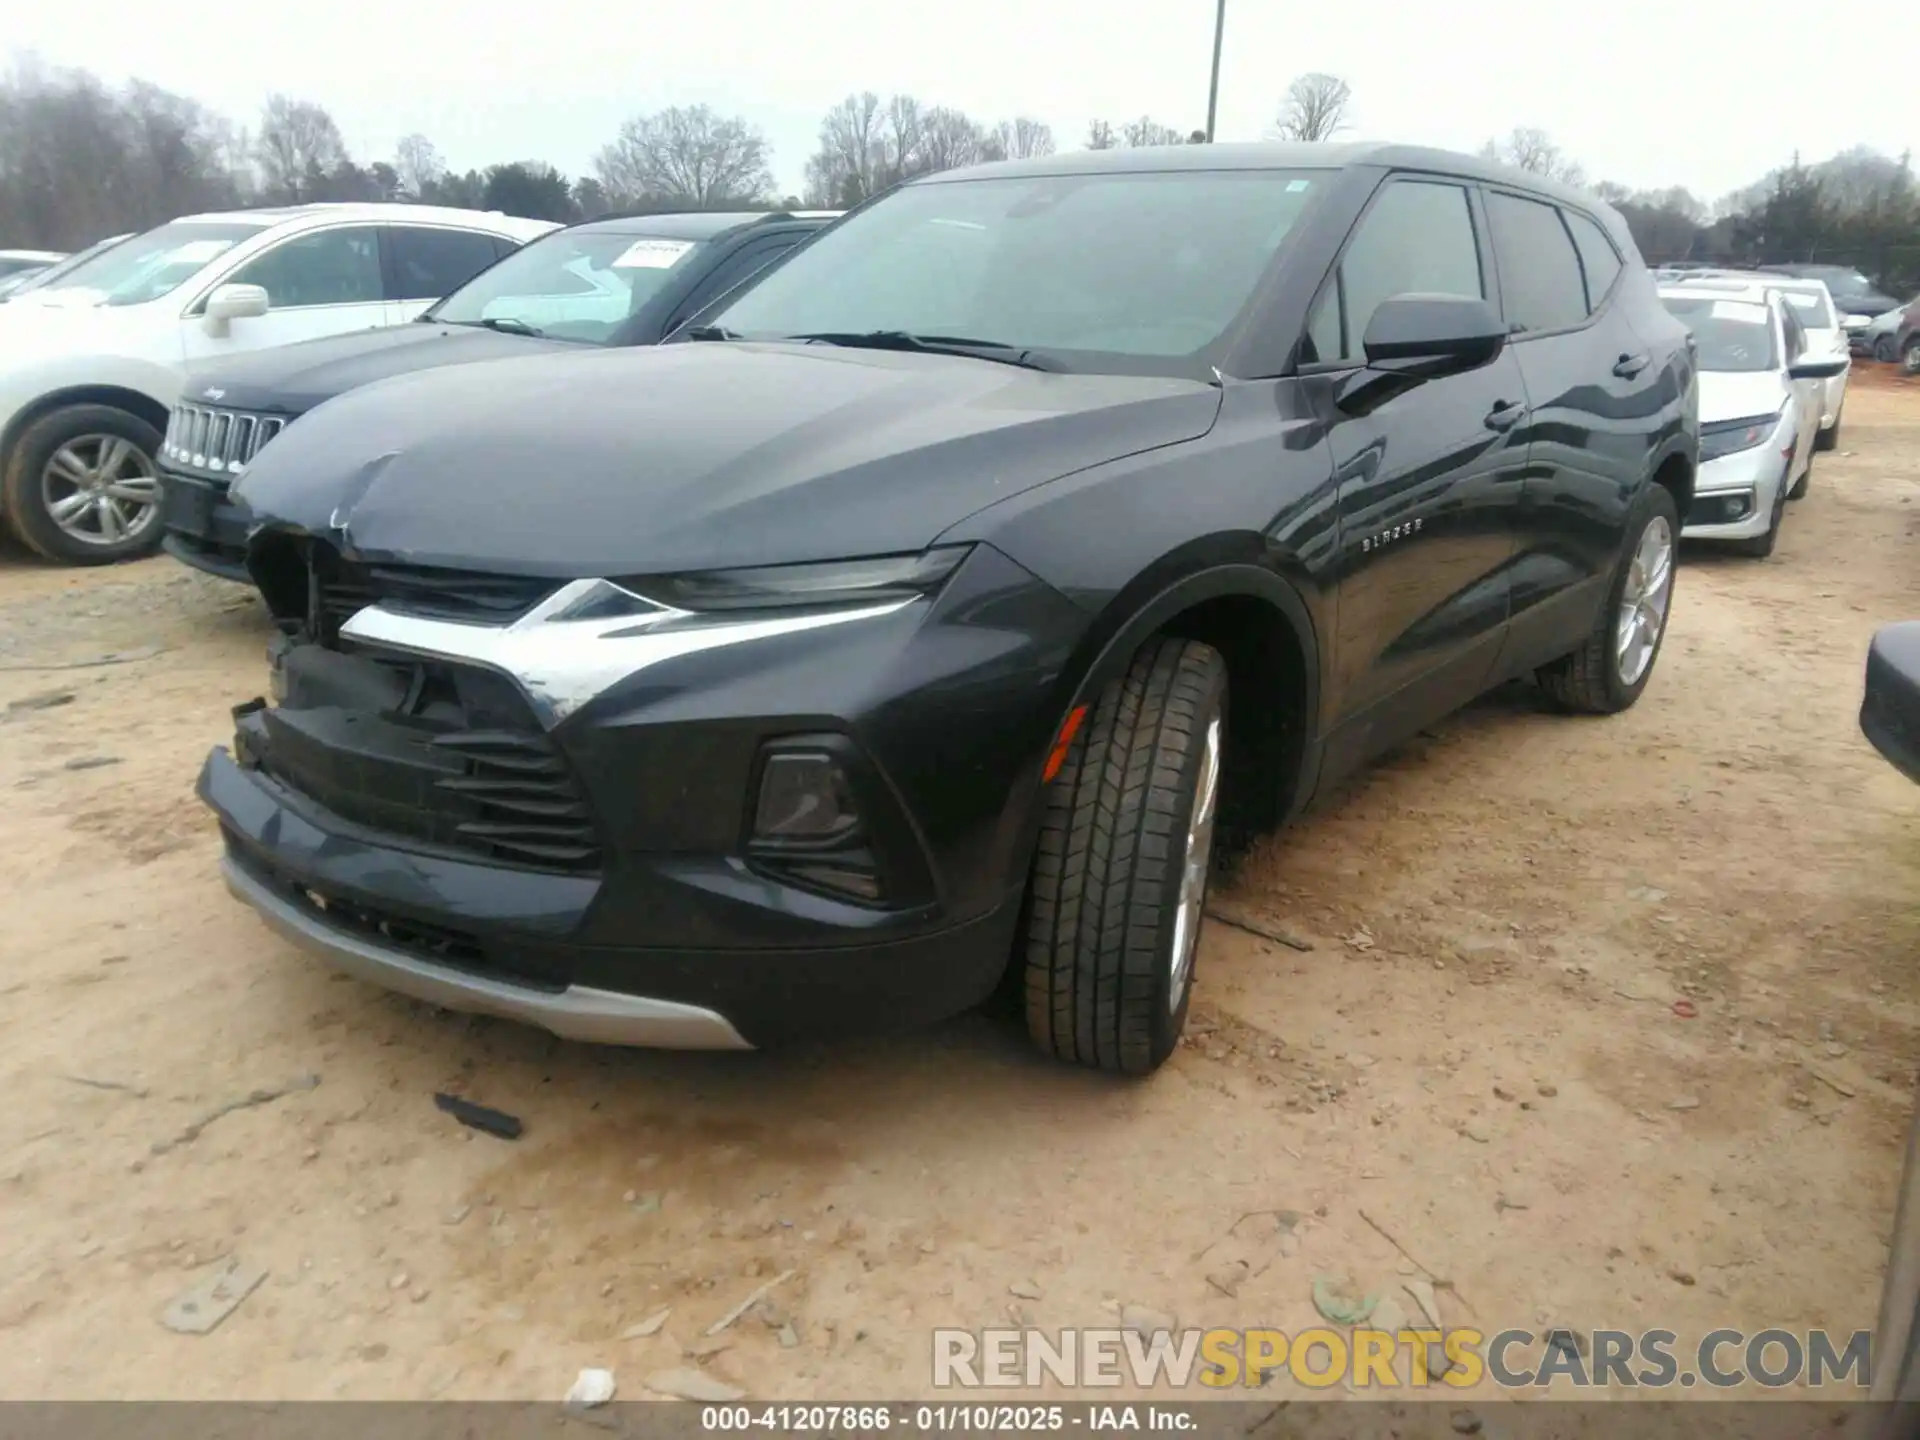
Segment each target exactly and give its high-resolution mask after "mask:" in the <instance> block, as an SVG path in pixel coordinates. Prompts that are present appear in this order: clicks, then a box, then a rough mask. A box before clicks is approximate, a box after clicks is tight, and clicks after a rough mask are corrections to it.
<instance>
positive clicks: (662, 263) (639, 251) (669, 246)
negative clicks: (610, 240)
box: [613, 240, 693, 270]
mask: <svg viewBox="0 0 1920 1440" xmlns="http://www.w3.org/2000/svg"><path fill="white" fill-rule="evenodd" d="M692 248H693V242H692V241H691V240H636V241H634V242H633V244H631V245H629V246H628V247H627V248H626V249H624V250H622V251H621V252H620V254H619V255H618V256H617V257H616V258H615V260H614V262H613V268H614V269H616V270H671V269H672V268H673V266H674V265H675V264H676V263H677V262H678V261H679V259H680V257H681V256H682V255H684V254H686V253H687V252H688V251H689V250H691V249H692Z"/></svg>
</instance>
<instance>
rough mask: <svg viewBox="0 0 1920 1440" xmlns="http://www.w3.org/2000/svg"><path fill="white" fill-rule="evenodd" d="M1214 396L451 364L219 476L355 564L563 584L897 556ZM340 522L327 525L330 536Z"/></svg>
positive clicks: (789, 352) (774, 371) (713, 357)
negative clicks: (235, 472) (235, 474)
mask: <svg viewBox="0 0 1920 1440" xmlns="http://www.w3.org/2000/svg"><path fill="white" fill-rule="evenodd" d="M1219 406H1220V392H1219V391H1218V390H1217V389H1216V388H1214V387H1213V386H1211V385H1206V384H1202V383H1200V382H1198V381H1191V380H1178V379H1167V378H1161V377H1153V376H1113V375H1056V374H1045V373H1041V372H1038V371H1033V370H1026V369H1021V368H1019V367H1016V366H1012V365H1003V364H999V363H995V362H992V361H984V360H973V359H966V358H960V357H951V356H943V355H927V354H913V353H904V354H903V353H899V352H890V351H872V350H851V349H842V348H836V347H833V346H829V345H798V344H775V345H756V344H744V343H738V342H734V343H694V344H674V345H666V346H660V347H645V348H639V349H623V350H594V351H587V352H581V353H573V352H569V353H567V354H547V355H538V356H530V357H528V358H526V359H516V360H499V361H493V362H490V363H486V364H478V365H457V366H451V367H447V368H443V369H438V370H430V371H427V372H424V373H421V374H415V375H407V376H402V377H400V378H398V379H394V380H387V381H382V382H378V383H376V384H373V385H369V386H366V387H364V388H362V389H359V390H354V391H351V392H349V393H348V394H345V395H342V396H341V397H340V398H339V399H337V400H333V401H330V402H328V403H327V404H325V405H322V406H320V407H319V408H318V409H316V410H314V411H313V413H312V414H310V415H308V416H307V417H306V418H305V419H303V420H302V421H301V422H300V423H299V424H298V425H295V426H291V427H289V428H288V430H287V432H286V433H285V434H284V435H282V436H281V437H280V438H279V439H277V440H276V441H275V442H274V443H273V444H272V445H270V446H268V447H267V448H266V449H265V450H263V451H261V452H260V455H259V458H258V459H256V460H255V461H254V462H253V464H252V465H251V466H249V467H248V470H247V472H246V474H245V475H244V476H243V477H242V478H241V480H240V481H239V482H238V484H237V485H236V487H235V493H236V495H237V497H238V498H240V499H241V500H243V501H244V502H245V503H246V505H247V506H248V508H249V509H250V510H251V511H252V512H253V516H254V519H255V521H256V523H261V524H281V525H287V526H291V527H293V528H295V529H299V530H304V531H308V532H310V533H313V534H327V535H329V538H331V539H332V540H333V541H334V542H335V543H336V544H341V545H342V548H343V549H346V550H348V551H350V552H351V553H354V554H357V555H359V556H360V557H362V558H365V559H372V560H389V561H396V562H404V563H409V564H418V565H446V566H455V567H459V568H465V569H478V570H489V571H494V572H498V573H518V574H536V575H552V576H564V577H576V576H588V575H621V574H641V573H665V572H670V571H679V570H700V569H714V568H724V567H728V566H748V565H772V564H782V563H798V562H802V561H808V560H831V559H844V558H848V557H853V556H860V555H882V554H889V553H899V552H904V551H912V550H917V549H919V548H921V547H922V546H924V545H926V544H927V543H928V542H929V541H931V540H933V539H934V538H935V537H936V536H937V535H939V534H940V532H941V531H943V530H945V529H947V528H948V527H949V526H951V525H953V524H954V523H956V522H957V521H959V520H962V519H964V518H966V517H967V516H968V515H971V514H973V513H974V512H975V511H977V510H980V509H981V508H983V507H985V506H987V505H990V504H992V503H994V502H995V501H997V500H1002V499H1005V498H1006V497H1008V496H1010V495H1016V494H1018V493H1020V492H1021V491H1023V490H1026V489H1029V488H1031V487H1032V486H1035V485H1039V484H1043V483H1045V482H1046V481H1048V480H1053V479H1056V478H1058V477H1060V476H1063V475H1067V474H1071V473H1073V472H1074V471H1077V470H1082V469H1085V468H1087V467H1088V466H1091V465H1097V464H1100V463H1101V462H1103V461H1108V460H1115V459H1119V458H1121V457H1123V456H1126V455H1131V454H1135V453H1138V452H1140V451H1143V450H1149V449H1153V448H1155V447H1158V446H1163V445H1171V444H1175V443H1178V442H1180V441H1183V440H1190V439H1195V438H1197V437H1199V436H1201V435H1204V434H1206V432H1207V430H1208V429H1209V428H1210V427H1211V426H1212V424H1213V421H1214V417H1215V415H1216V414H1217V413H1218V411H1219ZM343 529H344V531H345V536H344V538H343V537H342V535H341V534H340V531H341V530H343Z"/></svg>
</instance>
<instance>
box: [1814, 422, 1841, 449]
mask: <svg viewBox="0 0 1920 1440" xmlns="http://www.w3.org/2000/svg"><path fill="white" fill-rule="evenodd" d="M1839 443H1840V417H1839V416H1838V415H1835V416H1834V417H1833V424H1831V425H1829V426H1828V427H1827V428H1826V429H1824V430H1819V431H1816V432H1814V437H1813V448H1814V449H1816V450H1831V449H1833V448H1834V447H1835V446H1836V445H1838V444H1839Z"/></svg>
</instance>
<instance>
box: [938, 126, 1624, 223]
mask: <svg viewBox="0 0 1920 1440" xmlns="http://www.w3.org/2000/svg"><path fill="white" fill-rule="evenodd" d="M1353 165H1379V166H1384V167H1386V168H1389V169H1407V170H1439V171H1444V172H1446V173H1448V174H1451V175H1461V176H1465V177H1467V178H1469V179H1475V180H1486V181H1490V182H1493V183H1497V184H1502V185H1515V186H1519V187H1521V188H1523V189H1527V190H1534V191H1538V192H1539V193H1540V194H1543V195H1550V196H1553V197H1554V198H1556V199H1561V200H1568V201H1571V202H1573V203H1576V204H1579V205H1582V206H1585V207H1589V208H1593V207H1601V208H1605V206H1604V202H1603V201H1601V200H1599V199H1597V198H1596V197H1595V196H1593V195H1591V194H1589V193H1587V192H1586V191H1584V190H1578V189H1575V188H1574V187H1573V186H1570V185H1562V184H1560V183H1559V182H1558V181H1556V180H1549V179H1547V177H1546V176H1544V175H1536V174H1534V173H1533V172H1531V171H1527V170H1516V169H1514V168H1513V167H1512V166H1510V165H1501V164H1498V163H1496V162H1494V161H1490V160H1483V159H1481V158H1480V157H1479V156H1477V155H1466V154H1461V153H1459V152H1456V151H1452V150H1434V149H1429V148H1428V147H1426V146H1423V145H1397V144H1393V143H1391V142H1387V141H1373V140H1363V141H1346V142H1336V143H1328V142H1291V141H1290V142H1273V141H1257V142H1249V143H1236V144H1213V145H1146V146H1139V147H1133V148H1128V149H1118V148H1116V149H1112V150H1076V151H1071V152H1069V153H1066V154H1061V155H1043V156H1039V157H1037V158H1035V159H1032V160H999V161H994V162H992V163H990V164H986V165H972V166H968V167H967V168H966V169H963V170H944V171H941V172H940V173H939V174H937V175H926V176H922V177H921V178H920V179H918V180H915V181H913V182H912V183H914V184H916V185H941V184H949V183H951V182H953V181H957V180H982V179H988V178H992V177H996V176H1001V175H1101V174H1125V173H1128V172H1134V173H1146V172H1151V171H1159V170H1295V169H1298V170H1312V169H1318V170H1344V169H1346V168H1348V167H1349V166H1353Z"/></svg>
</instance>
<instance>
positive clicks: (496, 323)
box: [453, 315, 547, 340]
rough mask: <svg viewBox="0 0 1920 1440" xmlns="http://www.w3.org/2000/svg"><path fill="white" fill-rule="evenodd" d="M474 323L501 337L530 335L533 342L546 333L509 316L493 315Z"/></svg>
mask: <svg viewBox="0 0 1920 1440" xmlns="http://www.w3.org/2000/svg"><path fill="white" fill-rule="evenodd" d="M453 323H454V324H458V323H460V322H458V321H454V322H453ZM474 323H476V324H479V325H484V326H486V327H487V329H489V330H493V331H497V332H498V333H499V334H502V335H530V336H532V337H533V338H534V339H535V340H538V339H541V338H542V337H543V336H545V334H546V333H547V332H546V331H544V330H536V329H534V327H533V326H531V325H529V324H527V322H526V321H524V320H515V319H513V318H512V317H510V316H502V315H495V316H493V317H492V318H491V319H487V320H480V321H476V322H474Z"/></svg>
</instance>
